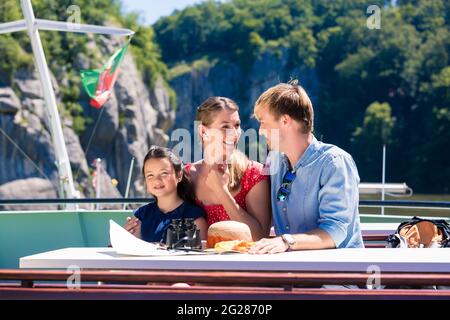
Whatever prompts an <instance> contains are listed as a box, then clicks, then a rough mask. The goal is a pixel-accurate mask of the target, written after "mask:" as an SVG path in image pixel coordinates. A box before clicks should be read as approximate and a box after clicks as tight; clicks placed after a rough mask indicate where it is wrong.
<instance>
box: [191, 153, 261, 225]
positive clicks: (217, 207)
mask: <svg viewBox="0 0 450 320" xmlns="http://www.w3.org/2000/svg"><path fill="white" fill-rule="evenodd" d="M191 167H192V163H188V164H186V166H185V171H186V173H187V174H190V171H191ZM267 177H268V176H267V175H265V174H263V173H262V166H257V165H256V163H255V162H253V161H252V162H250V165H249V166H248V168H247V170H245V172H244V175H243V176H242V180H241V190H240V191H239V192H238V193H237V194H236V195H235V196H234V199H235V200H236V202H237V203H238V204H239V206H240V207H241V208H242V209H244V210H245V211H247V205H246V203H245V197H246V196H247V194H248V193H249V192H250V190H251V189H252V188H253V187H254V186H255V185H256V184H257V183H258V182H260V181H262V180H264V179H267ZM196 202H197V204H198V205H199V206H200V207H202V208H203V210H205V212H206V221H207V222H208V226H210V225H212V224H213V223H215V222H219V221H223V220H231V219H230V216H229V215H228V213H227V212H226V210H225V208H224V207H223V206H222V205H221V204H203V202H201V201H200V200H198V199H196Z"/></svg>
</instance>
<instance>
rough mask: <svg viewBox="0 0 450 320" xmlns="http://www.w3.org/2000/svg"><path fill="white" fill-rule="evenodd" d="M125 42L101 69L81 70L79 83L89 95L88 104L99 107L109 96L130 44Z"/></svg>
mask: <svg viewBox="0 0 450 320" xmlns="http://www.w3.org/2000/svg"><path fill="white" fill-rule="evenodd" d="M130 41H131V38H130V39H129V40H128V41H127V43H126V44H125V45H124V46H123V47H122V49H120V50H119V51H117V52H116V53H114V54H113V55H112V56H111V58H109V60H108V62H107V63H106V65H105V66H103V68H102V69H93V70H81V71H80V74H81V83H82V84H83V88H84V89H85V90H86V92H87V94H88V95H89V97H91V100H90V105H91V106H93V107H94V108H97V109H100V108H101V107H102V106H103V105H104V104H105V103H106V101H108V99H109V97H110V96H111V90H112V87H113V86H114V83H115V82H116V79H117V76H118V74H119V67H120V64H121V63H122V60H123V58H124V56H125V53H126V51H127V48H128V45H129V44H130Z"/></svg>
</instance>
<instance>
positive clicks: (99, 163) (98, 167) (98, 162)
mask: <svg viewBox="0 0 450 320" xmlns="http://www.w3.org/2000/svg"><path fill="white" fill-rule="evenodd" d="M95 167H96V170H97V175H96V179H97V181H96V182H97V184H96V186H95V187H96V188H95V191H96V192H95V193H96V198H97V199H100V197H101V188H100V184H101V183H100V177H101V174H102V173H101V172H102V159H100V158H97V160H96V161H95ZM97 210H100V203H97Z"/></svg>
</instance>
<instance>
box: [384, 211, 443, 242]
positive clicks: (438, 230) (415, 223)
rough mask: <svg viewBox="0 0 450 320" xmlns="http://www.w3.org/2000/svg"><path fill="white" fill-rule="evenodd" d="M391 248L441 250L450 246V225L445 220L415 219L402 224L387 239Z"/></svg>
mask: <svg viewBox="0 0 450 320" xmlns="http://www.w3.org/2000/svg"><path fill="white" fill-rule="evenodd" d="M387 242H388V244H387V247H391V248H441V247H448V246H450V225H449V224H448V223H447V222H446V221H445V220H429V219H421V218H419V217H414V218H412V219H411V220H408V221H404V222H402V223H401V224H400V225H399V226H398V228H397V232H396V233H395V234H391V235H390V236H389V237H388V239H387Z"/></svg>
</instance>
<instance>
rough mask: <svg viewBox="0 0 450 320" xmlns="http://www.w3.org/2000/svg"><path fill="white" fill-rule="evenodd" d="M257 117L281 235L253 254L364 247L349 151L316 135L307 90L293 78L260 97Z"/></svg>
mask: <svg viewBox="0 0 450 320" xmlns="http://www.w3.org/2000/svg"><path fill="white" fill-rule="evenodd" d="M254 114H255V117H256V118H257V119H258V121H259V122H260V134H261V135H264V136H265V137H266V139H267V144H268V146H269V149H270V150H271V152H270V153H269V156H268V162H267V165H266V166H267V169H268V170H269V171H270V172H269V174H270V180H271V197H272V218H273V225H274V228H275V233H276V235H277V237H275V238H272V239H262V240H260V241H258V242H257V243H256V244H255V246H253V248H252V249H251V250H250V253H256V254H263V253H277V252H284V251H288V250H307V249H329V248H360V247H363V246H364V245H363V241H362V237H361V230H360V224H359V214H358V203H359V193H358V183H359V176H358V170H357V168H356V165H355V162H354V161H353V159H352V157H351V156H350V155H349V154H348V153H347V152H345V151H344V150H342V149H340V148H338V147H336V146H334V145H331V144H325V143H322V142H320V141H317V139H316V138H315V137H314V135H313V134H312V131H313V121H314V111H313V107H312V103H311V101H310V99H309V97H308V95H307V94H306V92H305V90H304V89H303V88H302V87H301V86H299V85H298V84H297V81H295V80H294V81H291V82H289V83H280V84H278V85H276V86H274V87H272V88H270V89H268V90H267V91H266V92H264V93H263V94H262V95H261V96H260V97H259V98H258V100H257V102H256V104H255V110H254Z"/></svg>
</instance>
